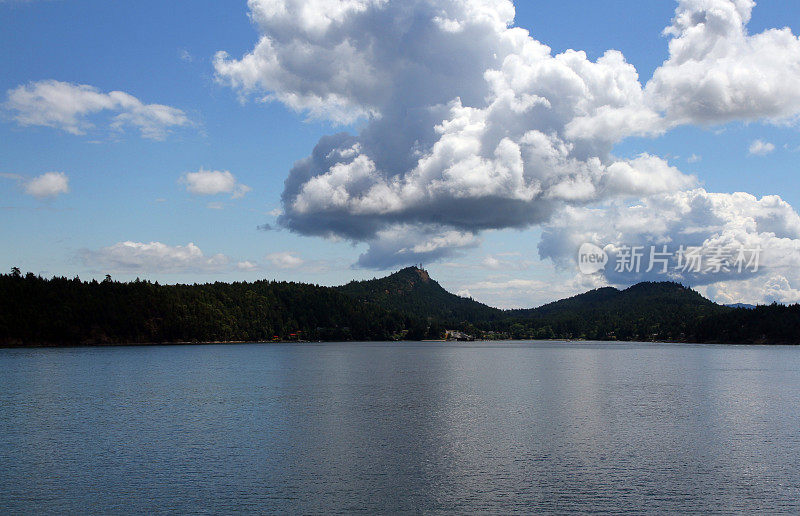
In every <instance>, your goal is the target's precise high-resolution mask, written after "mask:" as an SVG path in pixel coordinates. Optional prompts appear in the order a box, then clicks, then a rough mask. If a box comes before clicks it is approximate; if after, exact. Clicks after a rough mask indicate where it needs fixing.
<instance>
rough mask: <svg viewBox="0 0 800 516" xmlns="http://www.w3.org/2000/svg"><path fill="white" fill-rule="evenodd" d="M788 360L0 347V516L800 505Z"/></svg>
mask: <svg viewBox="0 0 800 516" xmlns="http://www.w3.org/2000/svg"><path fill="white" fill-rule="evenodd" d="M798 407H800V349H798V348H791V347H743V346H718V347H714V346H687V345H650V344H613V345H612V344H592V343H520V342H514V343H486V344H484V343H470V344H448V343H432V344H428V343H422V344H413V343H399V344H398V343H391V344H390V343H386V344H384V343H377V344H376V343H363V344H361V343H355V344H352V343H350V344H325V345H299V346H298V345H295V346H291V345H237V346H186V347H148V348H136V347H130V348H95V349H66V350H59V349H41V350H0V473H2V474H1V475H0V512H3V513H9V512H11V513H29V512H32V511H37V512H94V513H121V512H125V513H128V512H154V511H178V512H189V511H191V512H198V511H199V512H229V511H234V510H252V511H261V512H342V513H351V512H356V511H366V512H376V511H380V512H398V511H405V512H453V513H463V512H466V511H490V512H504V513H508V512H532V511H552V512H572V511H577V512H585V511H590V510H594V511H600V512H622V511H636V512H642V511H649V512H664V511H701V512H706V513H707V512H720V513H730V512H752V511H756V510H760V511H768V512H772V513H775V512H789V513H797V512H798V511H800V502H799V501H798V500H800V466H798V463H800V461H798V460H797V457H800V422H798V421H800V418H798V417H797V416H798Z"/></svg>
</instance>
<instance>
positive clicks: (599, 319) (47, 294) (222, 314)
mask: <svg viewBox="0 0 800 516" xmlns="http://www.w3.org/2000/svg"><path fill="white" fill-rule="evenodd" d="M446 330H456V331H458V332H460V336H462V337H467V338H471V337H474V338H484V339H589V340H625V341H629V340H638V341H675V342H718V343H792V344H795V343H798V341H800V306H797V305H794V306H782V305H771V306H759V307H756V308H754V309H749V308H731V307H725V306H721V305H718V304H715V303H713V302H711V301H709V300H707V299H705V298H703V297H702V296H701V295H700V294H698V293H697V292H695V291H693V290H691V289H688V288H686V287H684V286H682V285H680V284H677V283H669V282H662V283H640V284H638V285H634V286H632V287H630V288H628V289H625V290H617V289H615V288H611V287H606V288H601V289H597V290H593V291H590V292H587V293H585V294H581V295H579V296H575V297H572V298H569V299H564V300H561V301H557V302H555V303H550V304H548V305H544V306H541V307H539V308H534V309H528V310H499V309H496V308H492V307H489V306H486V305H484V304H481V303H478V302H477V301H474V300H472V299H467V298H462V297H459V296H456V295H454V294H451V293H450V292H447V291H446V290H445V289H444V288H442V287H441V285H439V284H438V283H437V282H436V281H435V280H433V279H431V278H430V277H429V275H428V273H427V272H426V271H424V270H422V269H418V268H416V267H409V268H406V269H403V270H401V271H399V272H397V273H395V274H392V275H390V276H387V277H385V278H376V279H373V280H368V281H353V282H350V283H348V284H347V285H343V286H341V287H323V286H318V285H309V284H304V283H294V282H276V281H267V280H263V281H256V282H253V283H248V282H236V283H209V284H202V285H198V284H195V285H159V284H158V283H151V282H149V281H140V280H137V281H134V282H118V281H113V280H112V279H111V278H110V277H106V280H105V281H101V282H98V281H95V280H92V281H81V280H80V279H79V278H74V279H68V278H59V277H56V278H52V279H46V278H41V277H39V276H35V275H34V274H31V273H28V274H25V275H23V274H21V273H20V271H19V270H18V269H16V268H15V269H13V270H12V272H11V273H10V274H3V275H0V345H2V346H35V345H56V346H58V345H104V344H125V343H129V344H143V343H178V342H237V341H240V342H247V341H342V340H345V341H346V340H422V339H440V338H444V337H445V335H446Z"/></svg>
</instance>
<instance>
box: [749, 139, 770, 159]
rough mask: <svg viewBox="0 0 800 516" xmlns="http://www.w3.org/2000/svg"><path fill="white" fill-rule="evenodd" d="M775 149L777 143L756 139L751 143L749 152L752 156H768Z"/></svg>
mask: <svg viewBox="0 0 800 516" xmlns="http://www.w3.org/2000/svg"><path fill="white" fill-rule="evenodd" d="M774 150H775V145H773V144H771V143H769V142H765V141H763V140H755V141H754V142H753V143H751V144H750V148H749V149H748V152H749V153H750V155H751V156H766V155H767V154H770V153H771V152H773V151H774Z"/></svg>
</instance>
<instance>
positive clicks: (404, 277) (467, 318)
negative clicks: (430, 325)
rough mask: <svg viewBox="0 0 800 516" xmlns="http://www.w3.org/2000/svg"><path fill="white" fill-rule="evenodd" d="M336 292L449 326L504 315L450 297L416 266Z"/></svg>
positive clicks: (347, 286) (476, 304) (408, 315)
mask: <svg viewBox="0 0 800 516" xmlns="http://www.w3.org/2000/svg"><path fill="white" fill-rule="evenodd" d="M336 290H338V291H339V292H341V293H343V294H345V295H346V296H348V297H349V298H351V299H353V300H355V301H357V302H358V303H361V304H366V305H370V306H379V307H381V308H384V309H387V310H392V311H396V312H400V313H401V314H404V315H405V316H407V317H412V318H423V319H425V318H433V319H436V320H437V321H438V322H440V323H441V324H444V325H447V326H448V327H455V326H460V325H462V324H463V323H472V324H481V323H486V322H491V321H496V320H499V319H502V318H503V317H504V316H505V314H504V312H503V311H502V310H499V309H497V308H492V307H489V306H486V305H484V304H482V303H478V302H477V301H473V300H472V299H467V298H463V297H459V296H457V295H455V294H451V293H450V292H448V291H446V290H445V289H444V288H442V286H441V285H439V283H438V282H436V281H435V280H433V279H431V277H430V276H429V275H428V272H427V271H425V270H422V269H419V268H417V267H407V268H405V269H402V270H400V271H398V272H396V273H394V274H392V275H390V276H387V277H385V278H377V279H372V280H366V281H351V282H350V283H348V284H347V285H343V286H341V287H337V288H336Z"/></svg>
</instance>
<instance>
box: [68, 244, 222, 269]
mask: <svg viewBox="0 0 800 516" xmlns="http://www.w3.org/2000/svg"><path fill="white" fill-rule="evenodd" d="M80 257H81V259H82V260H83V263H84V264H86V265H88V266H92V267H98V268H102V269H103V270H106V271H112V272H114V271H115V272H151V273H156V272H160V273H175V272H219V271H221V270H224V269H225V268H227V267H228V264H229V262H230V259H229V258H228V257H227V256H225V255H223V254H215V255H212V256H206V255H205V254H204V253H203V251H201V250H200V248H199V247H197V246H196V245H195V244H193V243H191V242H190V243H188V244H186V245H185V246H182V245H176V246H171V245H168V244H163V243H161V242H150V243H144V242H130V241H126V242H118V243H116V244H114V245H112V246H109V247H104V248H102V249H98V250H83V251H81V253H80Z"/></svg>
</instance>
